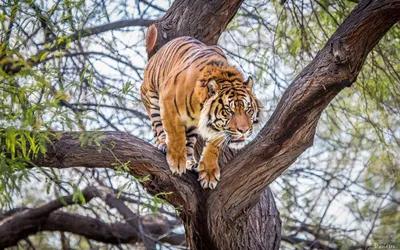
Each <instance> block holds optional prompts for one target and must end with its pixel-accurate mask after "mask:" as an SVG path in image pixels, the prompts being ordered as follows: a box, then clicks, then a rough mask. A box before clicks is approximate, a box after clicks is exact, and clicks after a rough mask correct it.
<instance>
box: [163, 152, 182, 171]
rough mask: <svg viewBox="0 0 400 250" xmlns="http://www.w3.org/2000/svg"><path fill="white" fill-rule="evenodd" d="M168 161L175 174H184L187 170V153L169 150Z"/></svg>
mask: <svg viewBox="0 0 400 250" xmlns="http://www.w3.org/2000/svg"><path fill="white" fill-rule="evenodd" d="M167 162H168V166H169V169H170V170H171V172H172V173H173V174H178V175H182V174H184V173H185V172H186V154H176V153H174V152H167Z"/></svg>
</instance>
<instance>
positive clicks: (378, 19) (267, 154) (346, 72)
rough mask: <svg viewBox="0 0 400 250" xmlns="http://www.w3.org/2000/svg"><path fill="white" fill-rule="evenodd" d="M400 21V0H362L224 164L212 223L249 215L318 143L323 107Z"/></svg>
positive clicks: (213, 201) (212, 204) (211, 207)
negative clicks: (256, 130)
mask: <svg viewBox="0 0 400 250" xmlns="http://www.w3.org/2000/svg"><path fill="white" fill-rule="evenodd" d="M399 20H400V0H373V1H362V2H361V3H360V4H359V5H358V6H357V7H356V8H355V9H354V10H353V11H352V12H351V14H350V15H349V16H348V17H347V18H346V20H345V21H344V22H343V24H342V25H341V26H340V27H339V29H338V30H337V31H336V32H335V33H334V35H333V36H332V37H331V38H330V39H329V40H328V42H327V44H326V45H325V47H324V48H323V49H322V50H321V51H320V52H319V53H318V54H317V56H316V57H315V59H314V60H313V61H312V62H311V63H310V64H309V65H308V66H307V67H306V68H305V69H304V70H303V71H302V72H301V73H300V74H299V76H298V77H297V78H296V79H295V80H294V81H293V82H292V84H291V85H290V86H289V87H288V89H287V90H286V91H285V93H284V94H283V96H282V98H281V101H280V102H279V104H278V106H277V108H276V110H275V112H274V113H273V115H272V116H271V118H270V120H269V121H268V123H267V124H266V125H265V127H264V128H263V129H262V131H261V132H260V133H259V135H258V136H257V138H256V139H255V140H254V141H253V142H252V143H251V144H250V145H249V146H248V147H246V148H245V150H243V151H241V152H240V153H239V154H238V155H236V156H235V158H234V159H233V160H232V161H230V162H229V164H225V165H224V166H223V167H222V176H221V182H220V184H219V185H218V186H217V189H216V190H215V191H214V192H212V193H211V196H210V198H209V200H208V204H209V208H208V211H209V216H208V221H209V223H210V225H211V226H215V227H218V226H226V225H227V224H226V223H221V222H222V221H221V220H227V221H235V220H237V219H238V218H243V215H245V214H246V211H248V209H249V208H251V207H252V205H254V204H255V203H256V202H257V201H258V199H259V195H260V193H261V192H263V190H264V189H265V188H266V187H267V186H268V185H269V184H270V183H271V182H272V181H274V180H275V179H276V178H277V177H278V176H280V175H281V174H282V172H283V171H284V170H286V169H287V168H288V167H289V166H290V165H291V164H292V163H293V162H294V161H295V160H296V159H297V158H298V157H299V156H300V154H301V153H303V152H304V151H305V150H306V149H307V148H308V147H310V146H311V145H312V143H313V139H314V134H315V128H316V126H317V123H318V120H319V117H320V115H321V113H322V111H323V110H324V109H325V107H326V106H327V105H328V104H329V102H330V101H331V100H332V99H333V98H334V97H335V96H336V95H337V94H338V93H339V92H340V91H341V90H342V89H343V88H345V87H348V86H350V85H351V84H352V83H353V82H354V81H355V80H356V78H357V75H358V74H359V72H360V70H361V67H362V65H363V63H364V61H365V59H366V57H367V55H368V53H369V52H370V51H371V50H372V48H373V47H374V46H375V45H376V44H377V43H378V41H379V40H380V39H381V37H382V36H383V35H384V34H385V33H386V32H387V31H388V30H389V29H390V27H392V26H393V25H394V24H395V23H396V22H398V21H399ZM218 231H219V232H223V230H218ZM214 237H216V238H218V237H224V236H223V235H214Z"/></svg>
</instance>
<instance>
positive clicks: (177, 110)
mask: <svg viewBox="0 0 400 250" xmlns="http://www.w3.org/2000/svg"><path fill="white" fill-rule="evenodd" d="M174 104H175V108H176V112H178V115H179V116H181V113H179V109H178V104H176V96H175V97H174Z"/></svg>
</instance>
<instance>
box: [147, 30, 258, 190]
mask: <svg viewBox="0 0 400 250" xmlns="http://www.w3.org/2000/svg"><path fill="white" fill-rule="evenodd" d="M252 84H253V82H252V79H251V78H249V79H248V80H247V81H244V79H243V75H242V74H241V72H240V71H239V70H238V69H237V68H235V67H233V66H230V65H229V64H228V62H227V59H226V57H225V55H224V53H223V52H222V50H221V49H219V48H218V47H216V46H206V45H205V44H203V43H201V42H200V41H198V40H196V39H194V38H191V37H180V38H176V39H174V40H172V41H170V42H169V43H167V44H166V45H164V46H163V47H162V48H161V49H160V50H159V51H158V52H157V53H156V54H155V55H154V56H153V57H152V58H151V59H150V60H149V63H148V65H147V67H146V70H145V73H144V81H143V85H142V87H141V97H142V100H143V103H144V105H145V107H146V110H147V113H148V115H149V116H150V118H151V121H152V127H153V130H154V135H155V137H156V142H157V146H158V148H159V149H160V150H163V151H164V152H165V151H166V153H167V161H168V164H169V167H170V169H171V171H172V172H173V173H177V174H179V175H180V174H182V173H184V172H185V171H186V169H192V168H193V167H196V168H197V169H196V170H197V171H199V180H200V183H201V186H202V187H203V188H211V189H213V188H215V186H216V185H217V182H218V181H219V178H220V170H219V167H218V162H217V160H218V156H219V152H220V150H221V148H222V146H223V145H224V144H228V146H230V147H232V148H241V147H243V146H244V145H245V142H244V139H245V138H246V137H248V136H250V134H251V133H252V130H253V124H255V123H257V122H258V121H259V116H260V112H259V104H258V101H257V100H256V98H255V97H254V96H253V93H252V91H251V88H252ZM197 134H199V135H200V136H202V137H203V138H204V139H205V141H206V144H205V147H204V149H203V153H202V155H201V158H200V161H199V163H196V160H195V158H194V156H193V147H194V145H195V143H196V137H197Z"/></svg>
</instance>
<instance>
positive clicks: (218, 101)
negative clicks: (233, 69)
mask: <svg viewBox="0 0 400 250" xmlns="http://www.w3.org/2000/svg"><path fill="white" fill-rule="evenodd" d="M252 83H253V82H252V79H251V78H249V79H248V80H247V81H246V82H244V83H243V82H239V81H238V82H233V83H232V82H220V83H217V82H215V80H211V81H210V82H209V96H210V98H209V99H208V100H207V102H206V103H205V105H204V108H203V110H202V114H201V116H200V126H199V132H200V134H202V136H203V137H205V138H206V139H216V138H218V137H224V139H225V140H224V141H225V143H227V144H228V146H229V147H230V148H234V149H240V148H243V147H244V146H245V144H246V143H245V139H246V138H247V137H249V136H250V135H251V134H252V133H253V126H254V125H255V124H257V123H258V122H259V120H260V110H259V102H258V101H257V99H256V98H255V97H254V95H253V93H252V91H251V87H252Z"/></svg>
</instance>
